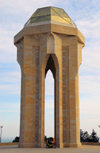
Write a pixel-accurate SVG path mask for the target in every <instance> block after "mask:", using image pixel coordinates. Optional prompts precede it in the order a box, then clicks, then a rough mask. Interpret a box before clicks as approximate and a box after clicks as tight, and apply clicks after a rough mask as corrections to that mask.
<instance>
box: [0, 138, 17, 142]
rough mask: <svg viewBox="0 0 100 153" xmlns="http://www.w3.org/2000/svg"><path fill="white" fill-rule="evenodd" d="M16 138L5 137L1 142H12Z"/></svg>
mask: <svg viewBox="0 0 100 153" xmlns="http://www.w3.org/2000/svg"><path fill="white" fill-rule="evenodd" d="M13 140H14V138H5V139H2V140H1V142H12V141H13Z"/></svg>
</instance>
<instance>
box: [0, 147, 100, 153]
mask: <svg viewBox="0 0 100 153" xmlns="http://www.w3.org/2000/svg"><path fill="white" fill-rule="evenodd" d="M0 153H100V146H82V148H79V149H76V148H64V149H58V148H56V149H45V148H44V149H41V148H39V149H38V148H28V149H26V148H18V147H17V146H5V147H3V146H2V147H0Z"/></svg>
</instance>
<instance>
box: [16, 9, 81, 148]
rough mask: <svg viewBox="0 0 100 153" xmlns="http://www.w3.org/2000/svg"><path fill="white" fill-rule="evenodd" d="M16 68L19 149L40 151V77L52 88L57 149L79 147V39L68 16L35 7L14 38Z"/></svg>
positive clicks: (42, 94) (42, 96)
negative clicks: (18, 71)
mask: <svg viewBox="0 0 100 153" xmlns="http://www.w3.org/2000/svg"><path fill="white" fill-rule="evenodd" d="M14 44H15V45H16V47H17V61H18V63H19V65H20V67H21V117H20V142H19V146H20V147H33V148H35V147H36V148H37V147H44V108H45V107H44V106H45V76H46V73H47V71H48V70H49V69H50V70H51V71H52V73H53V77H54V82H55V83H54V84H55V92H54V97H55V102H54V103H55V113H54V114H55V117H54V118H55V139H56V146H57V147H60V148H64V147H80V146H81V143H80V123H79V87H78V72H79V66H80V64H81V61H82V59H81V50H82V47H83V46H84V37H83V35H82V34H81V32H80V31H79V30H78V29H77V26H76V25H75V24H74V22H73V21H72V20H71V18H70V17H69V16H68V15H67V13H66V12H65V11H64V10H63V9H61V8H56V7H45V8H39V9H37V10H36V11H35V13H33V15H32V16H31V17H30V19H29V20H28V21H27V23H26V24H25V25H24V28H23V29H22V30H21V31H20V32H19V33H18V34H17V35H16V36H15V37H14Z"/></svg>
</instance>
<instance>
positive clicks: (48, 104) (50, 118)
mask: <svg viewBox="0 0 100 153" xmlns="http://www.w3.org/2000/svg"><path fill="white" fill-rule="evenodd" d="M55 80H56V66H55V63H54V60H53V57H52V55H49V57H48V60H47V64H46V67H45V136H47V137H54V138H56V136H55V135H56V133H55V124H56V122H55V114H56V113H55V111H56V107H55Z"/></svg>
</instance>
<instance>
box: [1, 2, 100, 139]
mask: <svg viewBox="0 0 100 153" xmlns="http://www.w3.org/2000/svg"><path fill="white" fill-rule="evenodd" d="M45 6H56V7H61V8H63V9H64V10H65V11H66V12H67V13H68V15H69V16H70V17H71V18H72V20H73V21H74V22H75V23H76V25H77V27H78V28H79V30H80V31H81V32H82V34H83V35H84V36H85V39H86V45H85V47H84V48H83V50H82V65H81V66H80V71H79V98H80V126H81V128H82V129H83V130H87V131H88V132H89V133H90V132H91V130H92V129H95V130H96V131H97V133H98V135H99V136H100V128H98V125H100V1H99V0H91V1H90V0H81V1H80V0H62V1H61V0H42V1H41V0H38V1H37V0H30V1H28V0H16V1H15V0H9V1H7V0H0V124H2V125H4V128H3V138H9V137H15V136H16V135H18V133H19V118H20V78H21V75H20V67H19V65H18V63H17V61H16V47H15V46H14V44H13V37H14V35H15V34H16V33H17V32H19V31H20V30H21V29H22V28H23V25H24V24H25V23H26V21H27V20H28V19H29V17H30V16H31V15H32V14H33V12H34V11H35V10H36V9H37V8H39V7H45ZM46 81H47V82H48V81H50V82H51V83H50V85H49V88H46V91H47V93H46V108H47V112H50V113H51V112H52V111H53V88H52V84H53V80H52V77H51V74H50V73H48V77H47V80H46ZM47 84H48V83H47ZM50 102H51V103H50ZM51 114H52V113H51ZM47 116H50V115H49V113H48V114H47ZM47 116H46V117H47ZM52 116H53V115H52ZM51 120H52V118H51ZM46 123H47V120H46ZM47 125H48V127H46V128H49V129H50V125H49V123H48V124H47ZM52 126H53V125H52ZM50 133H52V134H53V131H50V130H49V131H48V134H50Z"/></svg>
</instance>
